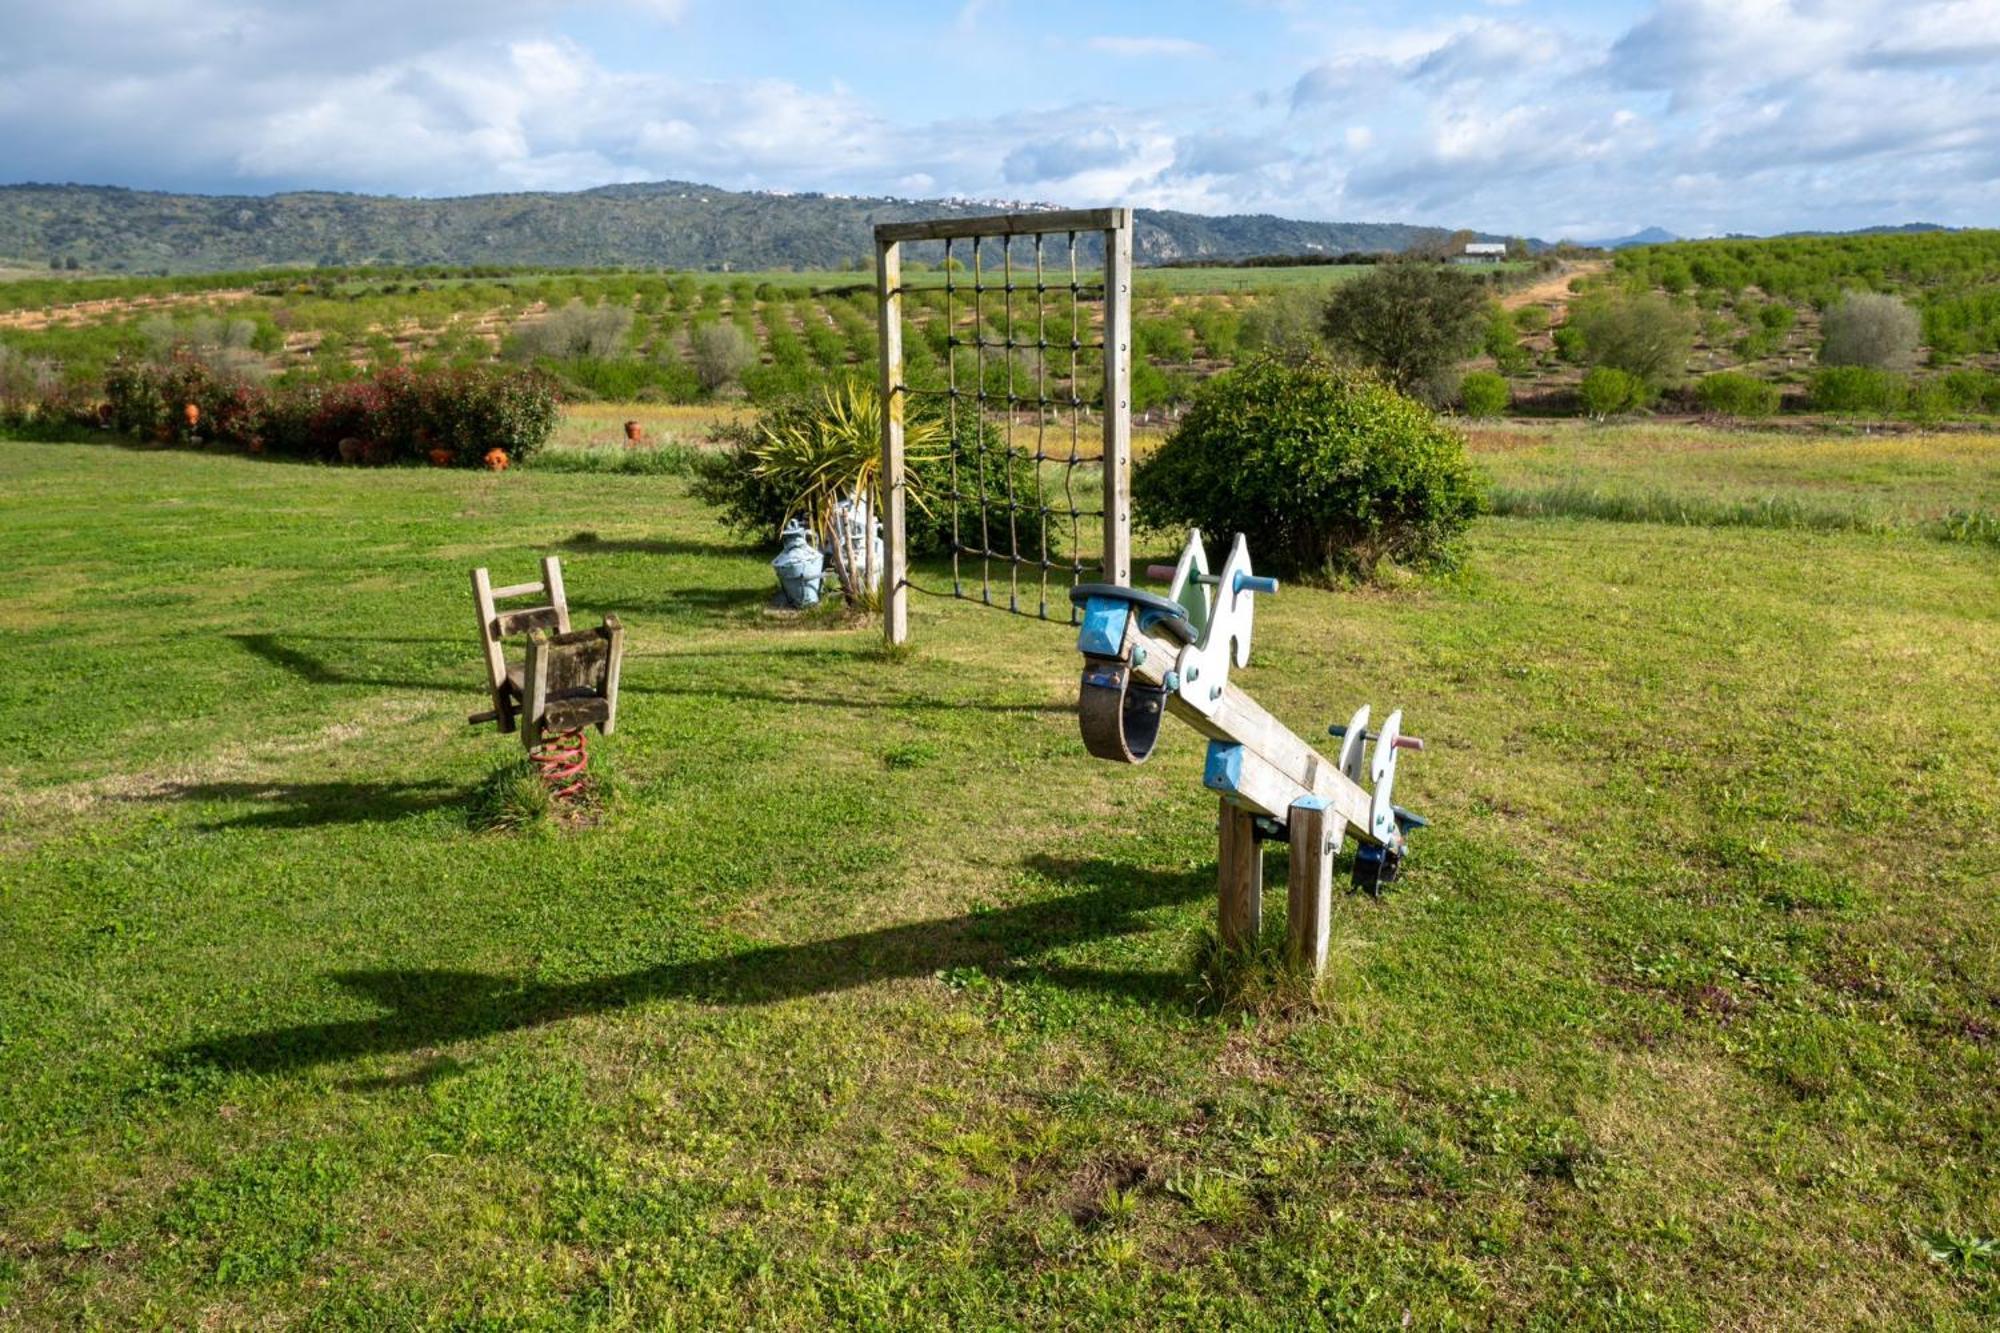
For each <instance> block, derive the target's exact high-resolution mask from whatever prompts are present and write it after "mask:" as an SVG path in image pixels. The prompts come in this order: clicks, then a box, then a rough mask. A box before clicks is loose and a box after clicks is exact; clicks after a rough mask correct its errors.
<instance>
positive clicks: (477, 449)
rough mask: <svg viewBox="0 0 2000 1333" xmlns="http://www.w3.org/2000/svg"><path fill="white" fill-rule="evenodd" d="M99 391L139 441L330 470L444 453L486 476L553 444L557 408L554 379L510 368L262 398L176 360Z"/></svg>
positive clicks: (416, 374)
mask: <svg viewBox="0 0 2000 1333" xmlns="http://www.w3.org/2000/svg"><path fill="white" fill-rule="evenodd" d="M104 390H105V399H106V403H107V408H106V414H105V415H106V418H107V424H108V425H110V426H111V427H112V428H113V429H115V430H120V431H124V432H126V433H128V434H132V435H137V436H139V437H140V438H141V439H151V440H156V441H159V442H161V443H182V444H211V443H212V444H221V445H225V446H228V447H232V448H239V449H244V450H247V451H249V452H252V453H269V454H275V455H280V456H287V457H292V458H314V459H319V460H321V461H324V462H364V463H375V464H379V463H389V462H400V461H410V462H426V461H428V462H431V463H437V462H438V461H439V459H440V457H441V456H443V457H444V458H445V461H446V462H448V463H449V464H451V465H454V466H458V467H480V466H483V460H484V458H485V456H486V455H487V453H488V452H489V451H491V450H494V449H501V450H505V451H506V453H507V454H508V456H509V457H511V458H515V459H522V458H526V457H528V456H530V455H532V454H533V453H534V452H535V451H536V450H538V449H540V448H541V447H542V446H543V445H544V444H546V443H547V442H548V438H549V436H550V435H551V434H552V433H553V432H554V430H555V424H556V411H557V401H556V395H555V389H554V386H553V385H552V384H551V382H550V381H549V380H548V379H546V378H545V377H543V376H542V375H540V374H538V373H536V372H533V371H525V370H519V369H515V368H512V367H496V368H479V369H453V370H423V371H412V370H407V369H404V368H402V367H391V368H388V369H385V370H382V371H379V372H377V373H376V374H375V375H373V376H370V377H368V378H364V379H355V380H346V381H341V382H338V383H333V384H317V383H309V384H300V385H288V386H284V387H281V388H276V389H268V390H267V389H261V388H258V387H257V386H255V385H250V384H246V383H242V382H240V381H230V380H226V379H224V378H223V377H221V376H218V375H217V374H216V373H215V372H214V371H213V370H211V369H210V368H209V367H208V366H207V365H205V364H204V363H203V362H201V361H199V360H196V359H194V358H192V357H186V358H180V357H177V358H176V359H175V360H174V361H172V362H171V363H169V364H167V365H165V366H147V365H134V364H120V365H116V366H113V367H112V369H111V370H110V372H109V373H108V374H107V375H106V376H105V384H104ZM189 404H192V405H193V406H194V407H195V409H196V410H195V411H194V412H192V413H190V412H188V411H187V407H188V405H189ZM343 442H346V447H345V448H343V447H342V445H343Z"/></svg>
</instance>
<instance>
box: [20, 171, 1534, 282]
mask: <svg viewBox="0 0 2000 1333" xmlns="http://www.w3.org/2000/svg"><path fill="white" fill-rule="evenodd" d="M1049 207H1052V205H1047V204H1039V203H1025V202H1013V201H992V200H987V201H976V200H968V199H923V200H919V199H905V198H897V197H894V196H877V195H834V194H823V193H817V192H812V193H796V194H791V193H778V192H766V191H736V190H724V189H721V188H719V187H716V186H710V185H703V184H701V183H699V182H695V181H674V180H664V181H643V182H628V183H621V184H612V185H602V186H597V187H594V188H592V189H588V190H579V191H571V192H560V193H559V192H550V191H532V190H524V191H513V192H502V193H493V194H481V195H459V196H453V197H449V198H439V199H426V198H409V197H400V196H394V195H370V194H355V193H347V192H341V191H331V190H296V191H288V192H285V193H282V194H271V195H204V194H176V193H171V192H166V191H150V190H132V189H127V188H125V187H123V186H115V185H80V184H45V183H22V184H15V185H0V255H7V256H13V257H16V258H19V259H22V260H25V261H28V262H32V263H45V262H49V261H51V260H54V261H57V262H62V261H66V260H72V259H73V260H75V261H76V262H77V263H78V264H79V265H80V266H82V267H84V268H88V269H91V270H94V271H100V272H103V271H108V272H137V273H145V272H158V271H161V270H165V271H167V272H169V273H198V272H216V271H225V270H233V269H250V268H265V267H280V266H288V265H338V266H343V267H344V266H353V265H361V264H507V265H517V264H547V265H551V266H564V267H567V266H600V265H602V266H619V265H639V266H648V267H670V268H693V269H713V268H722V267H733V268H738V269H767V268H793V267H796V268H838V267H842V266H843V265H847V264H850V263H854V262H855V261H858V260H860V259H862V258H863V257H864V256H866V255H868V254H870V253H872V250H873V227H874V225H875V224H876V223H878V222H891V221H903V220H907V219H910V218H917V217H936V216H965V215H972V214H977V213H982V212H992V211H995V210H996V209H1009V210H1013V211H1024V212H1025V211H1035V210H1040V209H1045V208H1049ZM1450 235H1451V232H1450V231H1449V230H1448V229H1445V228H1442V227H1426V226H1418V225H1415V224H1412V223H1399V222H1357V223H1350V222H1313V221H1303V220H1299V219H1293V218H1281V217H1277V216H1275V215H1273V214H1268V213H1261V214H1259V213H1237V214H1226V215H1218V216H1210V215H1206V214H1199V213H1186V212H1180V211H1177V210H1163V209H1139V210H1136V217H1135V219H1134V235H1133V249H1134V254H1135V257H1136V259H1137V261H1138V262H1139V263H1141V264H1152V263H1163V262H1166V261H1168V260H1175V259H1179V260H1187V259H1196V258H1214V259H1244V258H1249V257H1252V256H1256V255H1270V254H1313V253H1326V254H1338V253H1340V252H1342V251H1349V250H1361V251H1400V250H1406V249H1409V248H1410V247H1412V246H1415V245H1429V244H1437V243H1439V242H1441V241H1443V240H1444V239H1445V238H1447V237H1449V236H1450ZM1480 236H1481V238H1482V239H1488V238H1489V237H1488V236H1487V235H1486V234H1485V233H1480ZM1490 239H1496V240H1499V239H1505V238H1504V237H1501V236H1492V237H1490ZM918 253H919V257H924V256H923V254H922V252H921V251H919V252H918ZM1084 254H1085V255H1086V257H1088V258H1091V259H1092V260H1094V259H1095V255H1096V243H1095V238H1094V237H1091V238H1088V239H1087V244H1086V245H1085V247H1084Z"/></svg>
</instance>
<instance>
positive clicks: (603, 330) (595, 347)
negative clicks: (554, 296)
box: [507, 298, 632, 361]
mask: <svg viewBox="0 0 2000 1333" xmlns="http://www.w3.org/2000/svg"><path fill="white" fill-rule="evenodd" d="M631 327H632V308H631V307H630V306H625V305H610V304H599V305H585V304H584V303H583V301H582V299H581V298H578V299H576V300H573V301H571V302H570V303H569V304H568V305H566V306H563V307H561V308H560V309H557V310H551V311H549V313H548V314H547V315H545V316H543V317H542V318H541V319H538V320H535V321H534V322H532V323H524V324H521V325H519V326H517V327H516V328H515V329H514V331H513V332H512V333H511V334H510V335H509V336H508V338H507V355H509V356H510V357H515V358H517V359H519V360H522V361H533V360H536V359H537V358H540V357H552V358H555V359H558V360H567V359H571V358H577V359H582V358H589V359H591V360H596V361H603V360H607V359H609V358H611V357H615V356H617V355H618V354H619V353H620V351H622V350H623V349H624V346H625V335H626V332H627V331H628V330H630V329H631Z"/></svg>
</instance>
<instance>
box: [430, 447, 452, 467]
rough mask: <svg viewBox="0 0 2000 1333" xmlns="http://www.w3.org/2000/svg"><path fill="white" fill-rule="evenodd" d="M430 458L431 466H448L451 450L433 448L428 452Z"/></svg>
mask: <svg viewBox="0 0 2000 1333" xmlns="http://www.w3.org/2000/svg"><path fill="white" fill-rule="evenodd" d="M430 460H431V466H432V467H450V466H451V450H449V449H433V450H431V452H430Z"/></svg>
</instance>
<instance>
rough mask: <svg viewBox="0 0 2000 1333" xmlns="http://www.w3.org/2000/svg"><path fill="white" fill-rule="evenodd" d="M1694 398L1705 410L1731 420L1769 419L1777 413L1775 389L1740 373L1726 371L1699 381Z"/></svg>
mask: <svg viewBox="0 0 2000 1333" xmlns="http://www.w3.org/2000/svg"><path fill="white" fill-rule="evenodd" d="M1695 397H1696V399H1698V400H1699V401H1700V403H1701V405H1702V407H1703V408H1704V409H1706V410H1707V411H1710V412H1720V413H1722V414H1723V415H1724V416H1731V417H1768V416H1770V415H1771V414H1772V413H1773V412H1776V411H1777V410H1778V386H1777V385H1775V384H1767V383H1766V382H1765V381H1763V380H1760V379H1758V378H1757V377H1756V376H1755V375H1745V374H1744V373H1743V372H1742V371H1740V370H1725V371H1722V372H1721V373H1720V374H1716V375H1710V376H1708V377H1707V378H1706V379H1704V380H1702V382H1701V383H1700V385H1698V386H1697V387H1696V389H1695Z"/></svg>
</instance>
